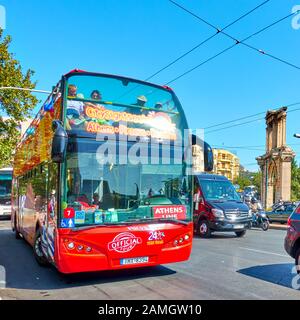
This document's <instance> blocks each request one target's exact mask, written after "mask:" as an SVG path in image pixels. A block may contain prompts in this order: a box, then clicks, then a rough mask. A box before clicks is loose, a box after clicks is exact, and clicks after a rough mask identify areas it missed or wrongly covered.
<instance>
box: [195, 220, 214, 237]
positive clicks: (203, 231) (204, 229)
mask: <svg viewBox="0 0 300 320" xmlns="http://www.w3.org/2000/svg"><path fill="white" fill-rule="evenodd" d="M198 233H199V235H200V237H201V238H209V237H210V236H211V230H210V227H209V224H208V222H207V221H206V220H202V221H199V223H198Z"/></svg>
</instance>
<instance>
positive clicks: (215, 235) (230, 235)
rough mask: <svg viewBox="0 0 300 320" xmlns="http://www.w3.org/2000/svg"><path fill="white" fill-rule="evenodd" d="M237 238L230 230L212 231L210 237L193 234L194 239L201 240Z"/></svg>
mask: <svg viewBox="0 0 300 320" xmlns="http://www.w3.org/2000/svg"><path fill="white" fill-rule="evenodd" d="M233 238H237V239H240V238H238V237H237V236H236V235H235V234H234V233H231V232H223V233H212V234H211V236H210V238H202V237H200V236H199V235H198V234H194V239H201V240H212V239H233Z"/></svg>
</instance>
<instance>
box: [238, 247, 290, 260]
mask: <svg viewBox="0 0 300 320" xmlns="http://www.w3.org/2000/svg"><path fill="white" fill-rule="evenodd" d="M239 249H243V250H248V251H254V252H258V253H266V254H271V255H273V256H279V257H285V258H286V257H288V255H287V254H280V253H275V252H269V251H263V250H257V249H252V248H245V247H239Z"/></svg>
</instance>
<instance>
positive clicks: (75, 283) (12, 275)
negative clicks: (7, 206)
mask: <svg viewBox="0 0 300 320" xmlns="http://www.w3.org/2000/svg"><path fill="white" fill-rule="evenodd" d="M0 266H3V267H4V270H5V277H6V279H5V281H6V288H14V289H31V290H50V289H64V288H72V287H79V286H88V285H96V284H104V283H109V282H111V283H112V282H118V281H119V282H120V281H126V280H134V279H143V278H148V277H160V276H166V275H171V274H174V273H176V272H175V271H173V270H171V269H169V268H166V267H163V266H157V267H145V268H136V269H128V270H115V271H101V272H92V273H81V274H73V275H63V274H60V273H59V272H58V271H57V270H56V269H55V268H54V267H48V268H45V267H41V266H39V265H38V264H37V262H36V261H35V259H34V256H33V252H32V248H31V246H30V245H29V244H27V243H26V242H25V241H24V240H16V239H15V237H14V233H13V232H12V231H11V230H9V229H5V230H0Z"/></svg>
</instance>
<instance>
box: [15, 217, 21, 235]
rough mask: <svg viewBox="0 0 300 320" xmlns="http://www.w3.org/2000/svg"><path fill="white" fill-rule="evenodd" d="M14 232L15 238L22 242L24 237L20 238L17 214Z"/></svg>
mask: <svg viewBox="0 0 300 320" xmlns="http://www.w3.org/2000/svg"><path fill="white" fill-rule="evenodd" d="M14 231H15V238H16V239H18V240H20V239H22V237H21V236H20V232H19V231H18V228H17V216H16V214H15V219H14Z"/></svg>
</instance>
